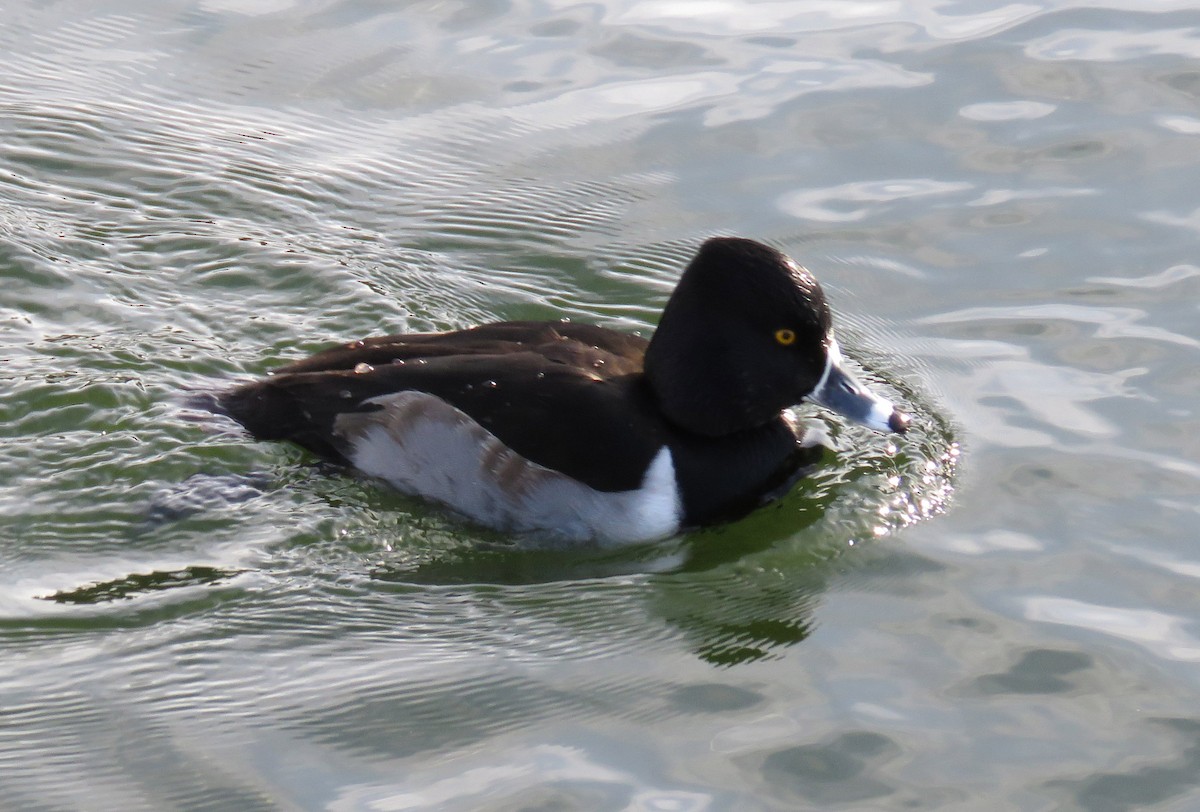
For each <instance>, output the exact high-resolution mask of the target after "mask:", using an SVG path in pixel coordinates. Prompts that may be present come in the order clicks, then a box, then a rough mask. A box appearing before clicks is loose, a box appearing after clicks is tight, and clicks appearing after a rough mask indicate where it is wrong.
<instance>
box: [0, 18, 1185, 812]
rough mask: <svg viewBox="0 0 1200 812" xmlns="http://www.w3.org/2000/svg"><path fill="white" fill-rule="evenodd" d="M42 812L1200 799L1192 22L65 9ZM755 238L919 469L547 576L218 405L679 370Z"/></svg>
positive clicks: (29, 355)
mask: <svg viewBox="0 0 1200 812" xmlns="http://www.w3.org/2000/svg"><path fill="white" fill-rule="evenodd" d="M2 16H3V22H0V278H2V279H3V282H4V284H3V286H2V287H0V325H2V326H0V426H3V427H4V428H3V432H0V539H3V540H2V541H0V653H2V656H0V807H4V808H13V809H88V810H90V809H96V810H108V809H120V810H133V809H154V810H160V809H214V810H216V809H220V810H227V809H238V810H251V809H331V810H347V809H378V810H415V809H431V810H497V811H498V810H654V811H655V812H657V811H658V810H664V811H665V810H672V812H674V811H675V810H688V811H689V812H690V811H691V810H697V811H698V810H738V811H739V812H740V810H794V809H821V810H823V809H856V810H857V809H870V810H879V809H953V810H961V809H980V810H992V809H1022V810H1026V809H1028V810H1041V809H1046V810H1049V809H1084V810H1133V809H1162V810H1189V809H1194V808H1196V807H1197V806H1200V714H1198V712H1197V707H1198V706H1200V676H1198V674H1200V671H1198V670H1197V664H1198V663H1200V597H1198V595H1200V590H1198V589H1197V587H1198V585H1200V548H1198V547H1197V535H1198V534H1197V529H1198V528H1200V516H1198V513H1200V508H1198V507H1197V499H1196V496H1197V492H1198V490H1200V488H1198V485H1200V417H1198V416H1197V412H1196V403H1197V402H1198V401H1200V371H1198V370H1200V363H1198V362H1200V352H1198V350H1200V339H1198V337H1197V336H1198V334H1200V330H1198V329H1197V325H1198V324H1200V320H1198V319H1197V314H1198V311H1200V305H1198V302H1200V267H1198V266H1197V265H1196V264H1195V260H1194V254H1195V246H1196V236H1197V231H1200V214H1198V212H1200V209H1197V203H1196V196H1195V193H1194V190H1195V189H1196V188H1197V187H1198V186H1200V166H1198V164H1200V158H1198V157H1197V156H1200V142H1198V141H1197V139H1198V137H1200V67H1198V66H1200V38H1198V37H1197V31H1200V11H1196V10H1193V9H1192V8H1191V7H1190V4H1187V3H1156V4H1149V5H1143V4H1133V3H1124V4H1122V3H1113V4H1109V5H1107V6H1096V5H1094V4H1083V3H1078V2H1058V3H1054V2H1045V3H1036V4H1021V5H1004V4H1001V3H973V2H917V3H891V4H889V3H868V2H845V3H837V4H802V3H782V2H781V3H770V2H768V3H738V2H729V3H725V2H720V3H716V2H714V3H708V2H705V3H693V4H674V3H666V2H652V1H648V2H629V3H608V4H604V5H596V4H592V5H571V4H553V3H552V4H546V3H524V4H508V3H457V4H456V3H412V4H395V5H392V4H384V3H370V2H363V0H344V1H343V2H311V3H294V2H288V0H261V2H254V1H253V0H205V1H204V2H197V3H186V2H165V3H164V2H156V3H150V2H145V0H140V1H137V0H128V1H127V2H117V0H102V1H101V2H90V3H82V2H60V3H54V4H43V3H33V2H20V1H18V2H17V3H15V4H10V7H9V8H6V9H4V13H3V15H2ZM713 234H738V235H744V236H749V237H754V238H757V239H762V240H766V241H768V242H771V243H772V244H774V245H777V246H779V247H781V248H783V249H785V250H786V251H788V252H789V253H791V254H792V255H793V256H794V257H796V259H797V260H799V261H801V262H802V263H804V264H806V265H807V266H809V267H810V268H811V269H812V270H813V271H814V272H815V273H816V275H817V276H818V277H819V278H820V279H821V280H822V281H823V283H824V285H825V287H826V290H827V293H828V294H829V296H830V298H831V300H832V302H833V305H834V309H835V311H836V314H837V319H838V323H839V325H840V332H839V334H840V336H841V337H842V342H843V344H844V346H845V347H846V349H847V352H848V354H849V355H851V356H852V357H853V359H854V360H855V362H856V364H857V365H858V367H859V368H860V369H861V370H862V371H863V374H864V376H865V377H866V378H868V379H869V380H871V381H872V382H873V383H874V384H875V385H876V386H878V387H879V388H880V390H881V391H883V392H885V393H886V394H887V395H888V396H889V397H892V398H894V399H896V400H897V401H898V402H899V403H901V404H902V405H903V407H904V408H905V409H906V410H907V411H909V412H911V413H912V414H913V415H914V416H915V418H916V424H915V428H914V430H913V431H912V432H911V433H910V434H909V435H906V436H905V437H904V438H899V439H894V438H893V439H889V438H885V437H881V436H878V435H873V434H872V433H870V432H868V431H866V430H859V429H856V428H853V427H849V426H846V425H844V424H842V423H841V422H839V421H838V420H837V419H836V418H833V417H830V416H829V415H826V414H822V413H820V412H819V411H817V410H815V409H812V408H811V407H804V408H802V409H801V411H800V413H801V416H802V417H803V419H805V420H807V421H809V422H810V423H811V425H812V426H813V428H814V429H817V430H822V431H824V432H826V433H827V434H828V436H829V442H830V445H831V447H832V449H833V451H832V452H831V453H829V454H828V455H826V457H825V459H823V460H822V463H821V466H820V468H819V469H818V470H817V472H816V473H815V474H814V476H813V477H812V478H810V479H809V480H806V481H804V482H802V483H801V484H800V485H799V486H798V487H797V489H796V490H795V491H794V492H793V493H791V494H790V495H789V496H788V497H786V498H785V499H783V500H782V501H781V502H779V503H778V504H777V505H774V506H772V507H770V508H768V509H765V510H762V511H760V512H758V513H756V514H754V515H752V516H750V517H749V518H747V519H745V520H744V521H741V522H738V523H736V524H733V525H729V526H725V527H721V528H716V529H712V530H708V531H704V532H699V533H694V534H690V535H688V536H685V537H682V538H677V539H671V540H668V541H666V542H663V543H661V544H653V545H642V546H638V547H634V548H630V549H625V550H618V551H596V550H575V551H563V550H544V549H542V550H539V549H525V548H520V547H517V546H515V545H514V544H513V543H512V541H511V540H510V539H506V538H504V537H503V536H499V535H497V534H494V533H490V532H488V531H486V530H481V529H479V528H476V527H473V526H471V525H469V524H465V523H463V522H461V521H459V520H457V519H455V518H454V517H452V516H448V515H446V514H445V513H443V512H440V511H438V510H436V509H432V508H430V507H428V506H426V505H424V504H422V503H420V502H418V501H415V500H412V499H408V498H405V497H401V496H399V495H396V494H393V493H390V492H388V491H387V490H385V489H384V488H382V487H381V486H379V485H378V484H375V483H372V482H369V481H363V480H359V479H355V478H353V477H350V476H347V475H345V473H344V472H340V471H338V470H336V469H332V468H329V467H326V466H322V465H320V464H318V463H317V461H315V460H314V459H312V458H310V457H308V456H306V455H305V454H304V453H303V452H301V451H299V450H297V449H294V448H290V447H288V446H285V445H280V444H264V443H255V442H253V441H251V440H249V439H248V438H247V437H245V436H244V435H242V434H240V433H239V432H237V431H236V430H235V429H234V428H233V427H231V426H230V425H228V424H227V423H222V422H221V421H219V420H214V419H212V418H210V417H208V416H205V415H203V414H201V413H198V412H196V411H194V410H192V409H189V408H188V405H187V396H188V394H189V393H192V392H196V391H204V390H207V389H211V388H214V387H220V386H223V385H226V384H228V383H229V382H230V381H234V380H238V379H241V378H245V377H247V376H253V375H260V374H262V373H264V372H266V371H267V370H269V369H270V368H272V367H274V366H277V365H279V364H282V363H285V362H287V361H289V360H293V359H296V358H298V357H301V356H302V355H304V354H306V353H309V352H312V351H314V350H316V349H319V348H321V347H322V346H324V345H326V344H328V343H331V342H334V341H342V340H348V339H353V338H358V337H362V336H366V335H370V334H379V333H384V332H399V331H403V330H436V329H448V328H456V327H462V326H466V325H470V324H475V323H479V322H483V321H493V320H500V319H524V318H547V319H554V318H560V317H564V316H565V317H569V318H572V319H575V320H587V321H592V322H596V323H601V324H605V325H608V326H612V327H617V328H620V329H627V330H633V331H640V332H642V333H643V334H648V333H649V332H650V331H651V330H652V329H653V325H654V322H655V320H656V318H657V314H658V312H659V311H660V309H661V307H662V304H663V302H664V301H665V300H666V297H667V295H668V294H669V292H670V290H671V288H672V286H673V283H674V280H675V279H676V278H677V276H678V273H679V271H680V269H681V266H682V264H683V263H684V262H686V260H687V258H688V257H689V256H690V254H691V252H692V251H693V250H694V249H695V247H696V245H698V244H699V242H700V241H701V240H703V239H704V238H705V237H707V236H710V235H713Z"/></svg>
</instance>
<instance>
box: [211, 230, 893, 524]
mask: <svg viewBox="0 0 1200 812" xmlns="http://www.w3.org/2000/svg"><path fill="white" fill-rule="evenodd" d="M804 400H810V401H813V402H815V403H819V404H821V405H823V406H826V407H828V408H830V409H833V410H835V411H837V412H840V413H841V414H843V415H845V416H846V417H848V418H850V419H852V420H855V421H857V422H860V423H863V424H865V425H867V426H870V427H872V428H875V429H878V430H880V431H894V432H903V431H905V430H906V429H907V426H908V418H907V417H906V416H905V415H903V414H901V413H900V412H898V411H897V410H896V409H895V408H894V407H893V406H892V404H891V403H890V402H888V401H887V400H885V399H883V398H881V397H879V396H878V395H875V394H873V393H871V392H870V391H868V390H867V389H866V387H864V386H863V385H862V384H861V383H859V382H858V381H857V380H856V379H855V378H854V377H853V376H852V375H851V374H850V373H849V372H847V371H846V369H845V368H844V367H843V365H842V355H841V351H840V350H839V348H838V343H837V341H836V340H835V339H834V337H833V330H832V319H831V316H830V311H829V306H828V305H827V304H826V302H825V295H824V294H823V293H822V291H821V286H820V285H819V284H818V283H817V280H816V279H815V278H813V276H812V274H810V273H809V272H808V271H807V270H805V269H804V268H802V267H800V266H799V265H797V264H796V263H795V262H793V261H792V260H791V259H790V258H788V257H787V256H785V255H784V254H782V253H780V252H779V251H776V250H775V249H773V248H770V247H768V246H766V245H762V244H761V243H758V242H754V241H753V240H746V239H736V238H724V237H722V238H714V239H710V240H708V241H707V242H705V243H704V244H703V245H702V246H701V248H700V250H699V252H698V253H697V254H696V256H695V257H694V258H693V259H692V261H691V263H690V264H689V265H688V266H687V268H686V269H685V270H684V272H683V276H682V278H681V279H680V280H679V285H678V286H677V287H676V288H675V291H674V293H672V294H671V297H670V299H669V300H668V302H667V305H666V309H665V310H664V311H663V314H662V319H661V321H660V323H659V326H658V329H657V330H656V331H655V333H654V335H653V337H652V338H651V339H650V341H649V342H647V341H646V340H645V339H642V338H639V337H636V336H633V335H628V334H626V333H621V332H617V331H614V330H608V329H605V328H602V327H595V326H592V325H587V324H574V323H568V322H505V323H500V324H488V325H483V326H481V327H473V328H471V329H468V330H459V331H455V332H449V333H421V334H411V335H395V336H384V337H379V338H367V339H364V340H362V341H355V342H353V343H351V344H344V345H339V346H337V347H333V348H331V349H328V350H325V351H323V352H319V353H317V354H316V355H313V356H312V357H310V358H306V359H304V360H302V361H297V362H296V363H293V364H291V365H289V366H286V367H283V368H282V369H280V370H278V371H277V372H275V373H274V374H273V375H271V376H270V377H267V378H265V379H263V380H261V381H257V382H254V383H249V384H246V385H243V386H240V387H238V388H236V389H233V390H231V391H228V392H225V393H223V394H221V395H220V396H219V398H218V402H219V405H220V408H221V410H222V411H224V412H225V413H227V414H228V415H229V416H231V417H233V418H234V419H235V420H237V421H238V422H239V423H241V424H242V425H243V426H245V427H246V428H247V429H248V430H249V431H250V432H251V433H252V434H253V435H254V436H255V437H257V438H259V439H265V440H291V441H292V442H294V443H297V444H299V445H301V446H303V447H305V448H307V449H310V450H311V451H314V452H316V453H317V454H320V455H322V456H325V457H329V458H332V459H335V460H338V461H342V462H345V463H348V464H350V465H352V466H353V467H354V468H356V469H358V470H359V471H362V472H364V473H366V474H370V475H371V476H375V477H379V478H381V479H384V480H386V481H387V482H389V483H391V484H392V485H394V486H395V487H396V488H398V489H400V490H401V491H404V492H406V493H410V494H418V495H420V496H423V497H426V498H428V499H432V500H435V501H437V502H440V503H442V504H444V505H447V506H449V507H450V508H452V509H454V510H456V511H458V512H459V513H461V514H464V515H465V516H467V517H469V518H471V519H473V520H475V521H477V522H480V523H481V524H484V525H488V526H491V527H496V528H500V529H503V530H507V531H512V532H527V531H549V533H550V534H552V535H553V536H556V537H559V538H563V539H570V540H577V541H583V540H595V541H599V542H602V543H619V542H631V541H640V540H648V539H654V538H660V537H664V536H668V535H671V534H673V533H675V532H677V531H678V530H680V528H686V527H695V526H699V525H705V524H711V523H714V522H718V521H722V520H727V519H730V518H734V517H736V516H738V515H741V514H744V513H746V512H749V511H750V510H752V509H753V508H754V507H756V506H758V505H760V504H763V503H764V502H765V501H769V500H770V499H772V498H775V497H777V496H779V495H781V494H782V493H783V492H784V491H786V489H787V488H788V487H789V486H790V485H791V484H792V483H793V482H794V481H795V480H796V478H798V476H799V475H800V474H801V473H802V472H803V470H804V468H803V466H804V462H805V460H806V459H807V455H805V454H804V453H802V452H803V449H802V447H801V445H800V443H799V440H800V438H799V436H798V435H799V430H798V428H797V427H796V424H795V421H794V419H792V418H791V416H790V415H788V414H787V413H786V412H785V409H787V408H788V407H789V406H793V405H795V404H798V403H800V402H801V401H804Z"/></svg>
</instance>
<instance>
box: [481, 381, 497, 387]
mask: <svg viewBox="0 0 1200 812" xmlns="http://www.w3.org/2000/svg"><path fill="white" fill-rule="evenodd" d="M483 385H484V386H486V387H487V388H488V389H495V388H496V387H498V386H499V385H500V384H498V383H496V382H495V381H484V382H483Z"/></svg>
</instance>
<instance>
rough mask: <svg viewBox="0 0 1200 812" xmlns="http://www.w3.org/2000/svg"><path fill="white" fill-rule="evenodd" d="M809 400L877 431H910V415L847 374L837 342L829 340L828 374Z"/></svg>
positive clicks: (822, 377)
mask: <svg viewBox="0 0 1200 812" xmlns="http://www.w3.org/2000/svg"><path fill="white" fill-rule="evenodd" d="M808 399H809V400H811V401H812V402H814V403H818V404H820V405H822V406H824V407H825V408H827V409H832V410H833V411H835V412H837V413H838V414H840V415H842V416H843V417H845V418H847V419H849V420H853V421H854V422H856V423H861V424H863V425H864V426H868V427H870V428H873V429H875V430H876V431H894V432H897V433H899V434H903V433H904V432H906V431H908V422H909V421H908V415H906V414H904V413H902V412H900V411H897V409H896V407H895V406H893V405H892V402H891V401H890V400H888V399H887V398H883V397H880V396H879V395H877V394H875V393H874V392H872V391H871V390H870V389H868V388H867V387H866V386H865V385H864V384H863V383H862V382H861V381H859V380H858V378H856V377H854V376H853V375H852V374H850V373H849V372H847V371H846V367H845V363H844V361H843V359H842V351H841V348H840V347H838V343H837V341H836V340H834V339H830V340H829V353H828V359H827V361H826V362H825V374H823V375H822V376H821V380H820V381H818V382H817V386H816V388H815V389H813V391H812V394H811V395H809V396H808Z"/></svg>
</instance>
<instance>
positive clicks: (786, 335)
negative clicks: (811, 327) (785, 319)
mask: <svg viewBox="0 0 1200 812" xmlns="http://www.w3.org/2000/svg"><path fill="white" fill-rule="evenodd" d="M775 340H776V341H778V342H779V343H780V344H782V345H783V346H785V347H790V346H792V345H793V344H795V343H796V331H795V330H789V329H787V328H786V327H785V328H784V329H782V330H776V331H775Z"/></svg>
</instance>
